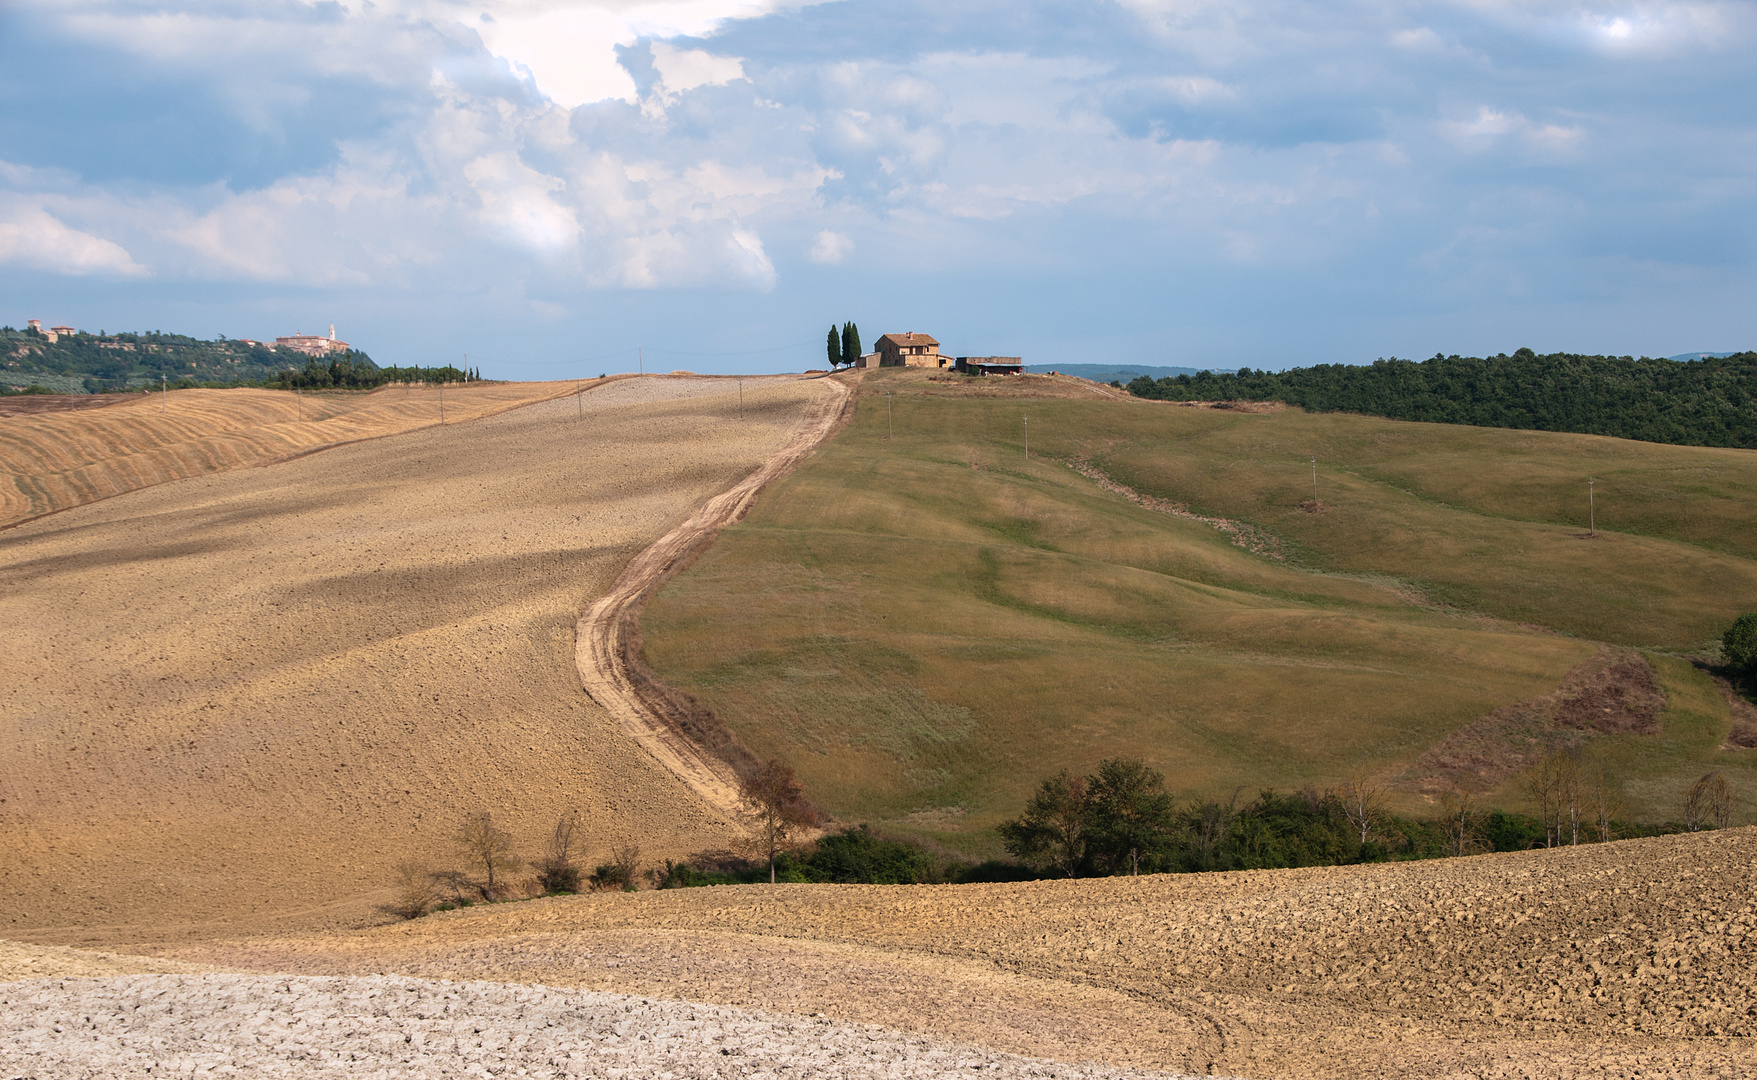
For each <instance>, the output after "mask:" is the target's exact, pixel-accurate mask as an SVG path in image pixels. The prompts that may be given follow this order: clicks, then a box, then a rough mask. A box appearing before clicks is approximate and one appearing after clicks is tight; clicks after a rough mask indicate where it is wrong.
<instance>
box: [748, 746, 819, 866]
mask: <svg viewBox="0 0 1757 1080" xmlns="http://www.w3.org/2000/svg"><path fill="white" fill-rule="evenodd" d="M738 794H739V798H740V799H742V800H743V802H744V814H745V818H746V819H747V820H748V821H749V822H750V824H751V827H752V829H753V831H754V832H755V833H756V838H757V841H758V843H759V844H760V845H761V848H762V850H763V852H764V853H765V854H766V855H767V856H768V860H769V884H771V885H773V884H774V883H775V857H776V856H777V855H779V854H780V853H781V852H783V851H785V850H787V848H788V846H789V845H790V844H792V843H793V842H794V840H795V839H796V838H797V837H798V835H799V834H800V833H801V832H803V831H805V830H807V829H811V828H813V827H815V826H816V825H817V823H818V813H817V810H816V809H815V808H814V807H813V806H812V805H811V802H810V800H808V799H807V798H806V797H805V785H804V784H802V783H800V782H799V779H798V777H796V776H794V775H793V767H792V766H791V765H788V764H787V763H786V762H784V761H782V760H781V759H779V758H770V759H769V761H768V762H767V763H766V764H765V765H763V766H762V767H761V768H759V769H758V770H757V771H756V772H755V773H754V774H752V775H751V776H749V777H746V778H745V779H744V780H741V781H740V782H739V790H738Z"/></svg>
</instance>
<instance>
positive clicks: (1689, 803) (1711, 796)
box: [1684, 772, 1733, 832]
mask: <svg viewBox="0 0 1757 1080" xmlns="http://www.w3.org/2000/svg"><path fill="white" fill-rule="evenodd" d="M1732 822H1733V787H1732V785H1731V784H1729V783H1727V778H1726V777H1725V776H1722V775H1721V774H1720V773H1719V772H1711V773H1704V774H1703V775H1702V777H1701V778H1700V779H1698V780H1697V781H1696V782H1695V783H1694V784H1691V785H1690V789H1689V790H1688V791H1686V792H1685V793H1684V827H1685V828H1687V829H1689V830H1690V831H1691V832H1697V831H1699V830H1702V829H1706V828H1715V829H1724V828H1726V827H1727V826H1728V825H1731V824H1732Z"/></svg>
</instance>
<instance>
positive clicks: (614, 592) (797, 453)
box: [574, 379, 850, 820]
mask: <svg viewBox="0 0 1757 1080" xmlns="http://www.w3.org/2000/svg"><path fill="white" fill-rule="evenodd" d="M819 385H820V386H822V387H823V388H824V389H825V390H826V391H828V393H827V394H826V395H825V397H824V400H822V401H820V402H818V403H817V404H816V405H815V406H814V407H813V409H812V410H811V413H810V414H809V415H808V416H807V418H806V421H805V423H804V424H803V425H802V426H801V427H800V429H799V432H798V433H797V434H796V435H795V436H794V437H793V439H792V441H790V442H789V443H788V444H787V445H786V446H784V447H782V448H781V449H780V450H779V451H778V452H777V453H776V454H775V455H774V456H773V457H771V458H770V459H769V460H768V461H767V462H766V463H765V464H764V465H763V467H762V468H760V469H758V470H756V471H755V472H753V473H751V474H750V475H749V476H747V477H745V478H744V479H743V480H742V481H740V482H739V483H738V484H736V485H734V486H733V487H732V488H731V489H729V490H727V491H725V492H722V493H721V494H719V495H716V496H714V497H713V498H712V499H709V500H708V501H707V503H706V504H704V505H703V506H702V508H701V509H700V510H698V511H696V512H695V513H694V514H691V515H690V517H689V519H688V520H686V521H684V522H683V523H682V524H680V525H678V526H677V527H676V528H675V529H672V530H671V531H670V532H668V533H666V534H665V535H664V536H662V537H660V538H659V540H658V541H656V542H655V543H654V544H653V546H651V547H649V548H647V550H645V551H643V552H641V553H640V554H639V555H637V556H635V557H634V559H633V560H632V561H631V562H630V563H629V564H628V567H627V568H626V569H624V570H623V572H622V574H621V575H620V576H619V577H617V579H616V582H615V584H613V585H612V586H611V587H610V591H609V592H607V593H605V594H604V595H603V596H602V597H600V598H598V600H597V601H596V602H594V603H593V604H592V606H591V607H590V608H588V609H587V610H586V613H585V614H584V615H583V616H581V617H580V621H579V625H578V627H577V628H576V629H575V632H574V637H575V641H576V642H577V644H576V646H575V653H574V656H575V663H576V664H577V665H578V667H579V672H580V681H581V683H583V684H584V686H585V688H586V693H588V694H590V695H591V696H592V700H593V701H594V702H596V703H597V704H598V706H599V707H600V708H603V709H604V710H605V711H607V712H608V713H610V715H612V716H614V717H615V718H616V720H617V722H618V723H620V724H621V725H622V728H623V730H624V731H625V732H627V733H628V735H629V737H630V738H632V739H633V740H634V741H635V742H636V743H638V744H639V745H640V746H641V747H642V748H643V749H645V750H646V751H647V752H648V753H649V754H651V755H653V758H654V759H655V760H657V761H659V762H661V763H662V764H664V766H665V767H666V768H668V769H670V770H671V772H672V773H673V774H674V775H675V776H676V777H677V778H678V779H679V780H681V781H682V782H683V783H684V784H686V785H687V786H688V787H689V788H690V790H691V791H693V792H695V794H696V795H697V797H699V798H700V799H701V800H702V801H703V802H704V803H706V804H707V805H709V806H711V807H713V808H714V809H715V810H717V811H719V812H720V813H721V814H722V815H724V816H725V817H726V818H727V819H728V820H732V819H734V818H735V817H736V815H737V814H738V810H739V798H738V782H737V781H738V778H737V776H736V774H735V773H734V772H733V770H732V769H731V768H730V767H729V766H728V763H727V762H726V761H725V760H724V759H722V758H720V757H716V756H714V755H713V754H712V753H710V752H709V751H708V749H707V748H706V747H704V746H702V745H701V743H699V742H698V741H696V740H693V739H691V738H690V737H689V736H688V735H687V734H686V733H684V732H683V731H681V730H679V728H678V727H677V726H676V725H674V724H672V723H669V722H668V718H667V717H666V716H664V715H663V713H662V712H660V711H656V710H664V709H666V708H667V706H669V705H670V704H671V703H670V702H668V701H665V700H663V699H661V698H657V697H655V696H653V695H644V694H643V693H642V689H641V687H640V686H639V685H637V683H636V681H635V680H634V679H633V678H631V672H630V667H631V662H632V661H633V659H634V658H633V657H632V656H631V655H630V644H631V641H638V640H639V637H638V634H639V632H640V628H639V623H638V620H639V618H640V611H641V607H642V606H643V605H644V604H645V603H646V602H647V601H648V600H649V599H650V598H651V597H652V595H653V594H654V593H655V592H657V591H658V589H659V586H660V585H662V584H663V583H664V582H665V580H666V579H667V578H668V577H669V576H670V575H671V574H673V573H676V572H677V570H679V569H681V568H682V566H683V565H684V563H685V562H686V561H687V560H688V559H689V558H690V556H691V555H692V554H694V553H696V552H699V551H701V550H702V549H704V548H705V547H706V546H707V545H708V544H710V543H712V542H713V539H714V537H715V536H718V535H719V532H720V530H721V529H723V528H725V527H726V526H728V525H730V524H732V523H733V522H735V521H737V520H739V519H740V518H742V517H743V516H744V515H745V514H746V513H747V512H748V511H749V510H750V507H751V504H752V503H754V502H755V501H756V497H757V494H758V493H759V492H761V491H762V489H763V488H764V487H765V486H767V485H768V484H770V483H772V482H773V481H774V480H775V479H777V478H778V477H780V476H782V475H785V474H786V472H787V471H788V470H789V469H791V468H792V467H793V466H794V465H796V464H798V462H799V461H800V459H802V458H804V457H805V455H807V454H809V453H810V452H811V451H812V449H813V448H814V447H816V446H817V445H818V444H819V443H821V442H822V441H823V440H824V439H825V438H827V437H828V436H829V435H830V433H831V432H832V431H834V430H835V428H836V426H837V422H838V421H839V420H840V419H841V418H842V416H843V415H844V413H845V409H846V406H847V405H848V403H849V401H850V396H849V394H848V392H847V388H846V387H845V385H844V384H843V383H841V382H839V381H836V380H833V379H824V380H821V381H820V382H819Z"/></svg>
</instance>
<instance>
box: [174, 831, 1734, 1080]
mask: <svg viewBox="0 0 1757 1080" xmlns="http://www.w3.org/2000/svg"><path fill="white" fill-rule="evenodd" d="M1754 868H1757V829H1751V828H1744V829H1735V830H1728V831H1724V832H1714V833H1701V834H1695V835H1689V836H1673V837H1662V838H1658V839H1652V840H1631V841H1623V842H1620V843H1615V844H1599V845H1591V846H1588V847H1581V848H1573V849H1559V850H1554V851H1534V852H1524V853H1519V854H1512V855H1484V856H1477V857H1473V858H1467V859H1449V860H1442V861H1435V862H1425V863H1401V864H1390V865H1377V866H1363V867H1321V868H1314V869H1306V870H1273V871H1258V872H1251V873H1236V874H1203V875H1185V876H1173V877H1163V876H1162V877H1144V878H1136V879H1129V878H1111V879H1104V880H1083V881H1061V882H1032V883H1024V884H1008V885H940V886H820V885H782V886H737V887H720V888H712V889H685V890H674V891H667V892H649V893H640V894H595V895H590V896H582V897H577V898H565V899H551V900H537V901H531V902H529V903H522V904H510V905H501V906H496V907H492V908H475V909H471V910H467V911H456V912H451V913H447V914H441V915H435V916H429V917H427V918H425V919H421V920H419V921H416V922H412V923H400V924H394V925H387V926H383V927H380V928H376V929H371V930H364V931H359V932H354V933H349V934H341V935H332V936H325V937H317V938H314V937H300V938H281V939H276V940H270V939H258V940H253V941H236V942H230V943H212V944H205V945H200V946H186V947H182V948H171V949H158V950H154V951H158V952H161V953H163V954H164V955H165V957H166V958H167V959H170V960H174V961H178V962H183V963H196V964H212V965H217V966H219V967H221V968H223V969H227V970H258V971H276V972H294V973H302V974H313V975H316V974H329V975H333V974H355V975H359V974H370V973H380V972H384V973H396V974H402V975H410V976H421V977H426V978H444V979H460V978H461V979H486V980H496V981H504V982H518V983H537V984H543V985H550V986H565V987H583V988H588V989H594V990H610V991H616V992H619V993H625V994H639V995H650V996H657V997H669V998H683V999H687V1000H692V1001H703V1002H714V1003H719V1004H724V1005H737V1006H743V1007H750V1008H758V1009H764V1010H772V1011H777V1012H784V1013H793V1014H819V1013H821V1014H824V1015H825V1016H826V1017H828V1018H829V1019H831V1020H837V1021H843V1022H853V1023H875V1024H883V1025H885V1026H887V1027H891V1028H900V1029H903V1030H906V1031H911V1032H916V1033H920V1034H924V1035H928V1036H931V1037H934V1038H937V1039H945V1040H951V1041H955V1042H965V1043H974V1044H977V1045H980V1046H984V1047H988V1048H990V1049H993V1050H1000V1051H1007V1052H1012V1053H1020V1054H1026V1055H1031V1056H1037V1057H1049V1058H1055V1059H1058V1060H1062V1061H1098V1062H1106V1063H1110V1064H1113V1065H1118V1066H1128V1067H1133V1068H1148V1069H1164V1070H1170V1071H1189V1072H1196V1073H1207V1072H1215V1073H1219V1074H1223V1075H1237V1076H1248V1077H1264V1078H1268V1077H1285V1078H1292V1077H1323V1078H1335V1080H1355V1078H1359V1077H1379V1076H1423V1077H1428V1076H1431V1077H1556V1076H1562V1077H1575V1076H1594V1077H1600V1076H1603V1077H1677V1078H1685V1077H1692V1078H1694V1077H1726V1078H1731V1077H1744V1076H1750V1075H1752V1072H1753V1070H1757V963H1754V962H1753V961H1754V960H1757V869H1754Z"/></svg>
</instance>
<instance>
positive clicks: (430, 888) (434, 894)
mask: <svg viewBox="0 0 1757 1080" xmlns="http://www.w3.org/2000/svg"><path fill="white" fill-rule="evenodd" d="M392 884H393V886H394V887H395V889H396V893H395V894H394V895H393V896H392V897H391V898H390V901H389V902H388V903H385V904H382V905H380V906H379V910H380V911H383V912H384V913H386V914H388V915H395V916H396V917H397V918H399V919H419V918H420V917H421V916H423V915H425V914H427V912H428V909H430V908H432V907H433V905H434V904H435V903H437V902H438V900H439V885H438V883H437V882H436V881H435V880H434V877H433V871H432V870H430V869H428V867H427V864H426V863H421V862H400V863H397V868H396V872H395V874H394V876H393V877H392Z"/></svg>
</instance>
